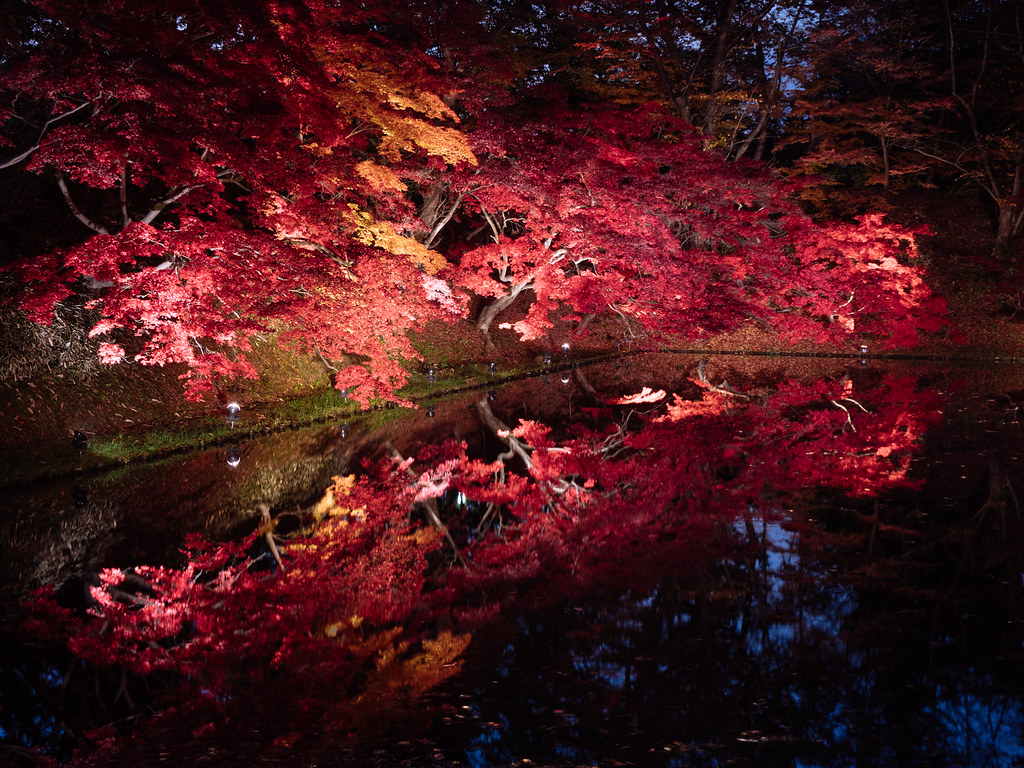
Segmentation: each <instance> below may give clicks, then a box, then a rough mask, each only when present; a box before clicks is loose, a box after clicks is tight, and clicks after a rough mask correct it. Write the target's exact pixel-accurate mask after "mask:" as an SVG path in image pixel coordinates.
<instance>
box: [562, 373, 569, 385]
mask: <svg viewBox="0 0 1024 768" xmlns="http://www.w3.org/2000/svg"><path fill="white" fill-rule="evenodd" d="M562 383H563V384H568V383H569V372H568V371H565V372H564V373H563V374H562Z"/></svg>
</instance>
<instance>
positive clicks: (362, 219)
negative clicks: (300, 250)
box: [349, 203, 448, 275]
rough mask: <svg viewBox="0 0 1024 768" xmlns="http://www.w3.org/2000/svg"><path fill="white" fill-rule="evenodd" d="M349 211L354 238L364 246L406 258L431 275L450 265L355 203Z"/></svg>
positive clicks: (421, 244)
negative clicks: (353, 224) (354, 228)
mask: <svg viewBox="0 0 1024 768" xmlns="http://www.w3.org/2000/svg"><path fill="white" fill-rule="evenodd" d="M349 209H350V210H351V211H352V218H353V219H354V220H355V225H356V231H355V233H354V237H355V239H356V240H358V241H359V242H361V243H363V244H364V245H370V246H373V247H375V248H380V249H381V250H384V251H387V252H388V253H393V254H395V255H396V256H405V257H406V258H408V259H409V261H411V262H412V263H413V264H415V265H417V266H421V267H423V269H424V270H426V272H427V273H428V274H431V275H432V274H434V273H435V272H437V271H438V270H439V269H443V268H444V267H446V266H447V265H448V262H447V261H446V260H445V258H444V256H442V255H441V254H440V253H438V252H437V251H432V250H430V249H429V248H427V247H426V246H425V245H423V243H421V242H420V241H419V240H414V239H413V238H411V237H405V236H404V235H400V234H398V233H397V232H395V230H394V228H393V227H392V226H391V225H390V224H389V223H387V222H386V221H377V220H376V219H374V218H373V216H371V215H370V214H369V213H367V212H366V211H364V210H362V209H361V208H359V206H357V205H355V204H354V203H349Z"/></svg>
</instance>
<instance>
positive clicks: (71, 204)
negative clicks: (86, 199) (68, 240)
mask: <svg viewBox="0 0 1024 768" xmlns="http://www.w3.org/2000/svg"><path fill="white" fill-rule="evenodd" d="M57 186H59V187H60V191H61V194H63V195H64V201H65V202H66V203H67V204H68V208H70V209H71V213H73V214H74V215H75V218H76V219H78V220H79V221H80V222H82V223H83V224H85V226H87V227H88V228H89V229H91V230H92V231H93V232H96V233H98V234H101V235H109V234H110V232H109V230H107V228H106V227H104V226H101V225H100V224H97V223H96V222H94V221H93V220H92V219H90V218H89V217H88V216H86V215H85V214H84V213H82V212H81V211H80V210H78V206H77V205H75V201H74V200H72V199H71V191H70V190H69V189H68V185H67V182H65V181H64V175H63V174H62V173H61V172H60V171H58V172H57Z"/></svg>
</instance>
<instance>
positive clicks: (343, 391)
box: [338, 389, 348, 401]
mask: <svg viewBox="0 0 1024 768" xmlns="http://www.w3.org/2000/svg"><path fill="white" fill-rule="evenodd" d="M338 397H340V398H341V399H342V400H345V401H348V390H347V389H339V390H338Z"/></svg>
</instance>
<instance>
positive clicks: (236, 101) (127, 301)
mask: <svg viewBox="0 0 1024 768" xmlns="http://www.w3.org/2000/svg"><path fill="white" fill-rule="evenodd" d="M38 8H39V11H40V13H41V14H43V16H44V17H45V22H43V21H40V22H39V23H40V24H42V27H41V28H42V29H43V30H44V32H43V33H40V37H39V40H38V41H37V44H34V45H29V44H28V42H25V43H24V44H23V46H22V48H21V50H20V51H19V54H18V56H17V57H15V58H13V59H12V64H11V66H10V67H9V71H7V72H6V73H5V74H4V76H3V79H2V81H0V88H2V89H3V91H4V93H5V94H6V95H7V96H9V99H8V101H9V102H10V103H12V104H13V107H12V109H11V110H9V111H8V112H7V113H5V115H4V117H6V120H5V122H4V128H5V131H6V133H7V135H8V136H9V137H10V141H11V142H12V143H13V145H14V149H13V150H12V151H13V154H11V155H9V156H8V158H7V160H6V161H4V163H3V165H4V166H5V168H6V170H4V171H3V172H4V173H7V174H10V173H12V172H13V170H12V169H14V168H20V167H21V164H24V168H25V169H26V170H27V171H29V172H33V173H38V174H44V175H52V176H53V177H54V179H55V180H54V184H55V185H56V187H57V189H58V190H59V191H60V194H61V197H62V198H63V200H64V202H65V204H66V209H67V216H68V217H69V220H70V221H74V220H77V222H78V226H80V231H81V233H82V235H83V236H84V239H82V240H81V241H80V242H78V243H77V244H75V245H73V246H71V247H64V248H56V249H52V250H49V251H46V252H43V253H41V254H39V255H37V256H34V257H32V258H31V259H27V260H24V261H21V262H18V263H16V264H15V265H14V267H13V269H14V270H15V271H16V273H17V274H18V275H19V276H20V277H21V278H22V280H23V281H24V283H25V285H26V288H27V294H26V296H25V299H24V306H25V308H26V309H27V310H28V311H29V313H30V316H31V317H32V318H33V319H36V320H38V321H40V322H46V319H47V317H48V316H49V313H50V312H51V311H52V309H53V307H54V306H55V304H56V303H57V302H60V301H64V300H68V299H69V297H71V296H72V295H76V294H77V295H82V296H84V297H85V298H86V299H88V300H89V301H90V302H91V303H92V305H93V306H95V307H97V308H98V309H99V312H100V321H99V323H98V324H97V325H96V327H95V328H93V330H92V333H93V334H94V335H96V336H98V337H101V338H103V339H105V340H104V341H103V342H102V343H101V345H100V347H99V354H100V356H101V357H102V359H103V360H105V361H106V362H110V363H114V362H117V361H120V360H123V359H128V358H130V359H132V360H134V361H136V362H138V363H141V364H146V365H164V364H166V363H182V364H184V365H185V366H187V370H188V372H187V373H186V375H185V376H186V378H187V379H188V383H189V393H190V396H192V397H199V396H201V394H202V392H203V391H205V390H208V389H209V388H210V387H211V386H212V385H213V382H214V381H215V379H216V378H217V377H222V376H229V377H230V376H250V377H251V376H255V375H256V374H257V372H256V371H255V369H254V368H253V367H252V365H251V364H250V363H249V362H248V361H247V359H246V354H245V353H246V352H247V351H248V350H249V349H250V345H251V343H252V341H253V339H255V338H259V337H261V336H262V335H264V334H273V335H275V337H276V338H277V340H278V341H279V342H280V343H283V344H285V345H294V346H298V347H304V348H307V349H314V350H317V351H319V352H320V353H321V354H322V355H324V356H325V357H327V358H331V359H334V360H338V361H342V362H343V363H344V365H343V366H341V368H342V370H341V372H340V373H339V375H338V377H337V382H336V385H337V386H338V388H339V389H345V390H349V392H350V394H351V395H352V396H353V397H354V399H356V400H357V401H358V402H360V403H361V404H363V405H364V406H365V405H367V404H368V403H369V401H370V400H371V399H372V398H375V397H377V398H385V399H395V400H399V401H402V399H401V397H400V396H398V395H397V394H396V390H397V389H398V388H399V387H401V385H402V384H403V383H404V382H405V381H406V378H407V373H406V366H404V365H403V361H404V360H409V359H414V358H417V357H418V353H417V352H416V350H415V349H414V348H413V347H412V345H411V344H410V343H409V341H408V339H407V337H406V332H407V331H409V330H410V329H413V328H419V327H422V325H423V323H425V322H426V321H428V320H430V319H432V318H451V317H453V316H459V315H461V314H463V313H464V312H465V308H466V305H467V304H466V298H467V293H468V294H477V295H480V296H483V297H487V298H490V299H491V300H492V301H491V303H490V304H489V305H488V306H487V307H486V308H485V309H484V310H483V312H482V314H481V315H480V316H479V317H478V318H477V325H478V327H479V328H480V329H481V330H482V331H484V332H485V333H487V332H488V331H489V330H490V328H491V324H492V322H494V321H495V319H496V318H497V317H498V316H499V315H500V314H501V311H502V310H503V309H504V308H505V307H506V306H507V305H508V304H509V303H510V302H511V301H513V300H514V299H515V298H516V297H517V296H518V295H520V294H522V293H524V292H529V293H531V294H532V296H531V298H532V304H531V305H530V307H529V310H528V313H527V315H526V317H525V318H523V319H522V320H520V321H519V322H518V323H516V324H515V329H516V331H517V332H518V333H519V335H520V337H521V338H522V339H525V340H529V339H536V338H538V337H539V336H541V335H542V334H543V333H544V332H545V331H546V330H547V329H548V328H550V325H551V317H552V313H553V311H554V310H558V309H560V308H562V307H568V308H569V309H570V310H571V312H572V313H573V314H574V315H575V316H576V317H577V318H579V319H580V321H581V323H585V322H587V320H586V318H588V317H589V316H590V315H593V314H595V313H599V312H608V313H612V314H613V315H615V316H616V317H618V318H621V320H622V321H623V323H624V326H625V327H624V333H625V334H626V335H629V336H632V335H636V334H639V333H640V331H641V329H644V330H645V331H646V332H648V333H650V334H651V339H652V341H657V340H659V339H661V338H667V337H669V336H675V337H684V338H694V337H697V336H702V335H707V334H710V333H715V332H718V331H723V330H729V329H732V328H734V327H736V326H737V325H738V324H740V323H741V322H744V321H745V320H747V319H749V318H756V319H758V320H761V321H763V322H766V323H767V324H768V325H769V326H771V327H774V328H777V329H779V330H780V331H782V332H783V334H784V335H785V336H786V337H788V338H807V337H812V338H815V339H821V340H825V339H830V340H836V339H841V338H844V337H847V336H849V334H850V333H854V334H855V335H856V336H857V338H863V336H864V335H865V334H867V335H868V336H872V335H875V336H880V337H882V338H885V339H888V340H890V341H891V343H904V342H907V341H909V340H911V339H912V338H913V336H914V333H913V327H914V326H915V325H916V326H918V327H922V328H926V329H929V330H931V329H934V328H935V327H936V326H937V325H938V323H939V319H938V318H939V316H940V314H941V307H940V306H939V304H938V303H937V302H934V301H932V299H931V297H930V294H929V292H928V290H927V288H926V287H925V286H924V285H923V283H922V282H921V281H920V278H919V271H918V269H917V268H916V267H915V266H913V264H912V256H913V235H914V233H913V232H909V231H905V230H901V229H899V228H897V227H894V226H892V225H886V224H883V223H882V222H881V219H879V218H877V217H875V218H869V219H865V220H863V222H862V223H861V225H860V227H859V228H854V229H850V228H842V227H840V228H831V229H830V228H819V227H817V226H816V225H814V224H813V223H811V222H810V221H809V220H808V219H807V218H806V217H804V216H803V215H802V214H801V213H800V211H799V210H798V209H797V208H796V207H795V206H794V204H793V203H792V202H791V201H790V200H789V198H788V192H789V188H788V187H786V186H785V185H783V184H782V183H781V182H779V181H778V180H777V179H776V178H774V177H773V176H772V175H771V174H770V173H768V172H767V171H765V170H764V169H762V168H760V167H758V166H754V165H748V164H739V163H738V164H734V165H727V164H725V163H724V162H723V161H722V160H721V159H719V158H717V157H716V156H714V155H713V154H709V153H707V152H703V151H701V149H700V143H699V140H698V138H697V137H696V136H695V135H694V133H693V131H692V129H691V128H690V127H689V126H687V125H686V124H685V123H683V122H682V121H680V120H678V119H677V118H675V117H673V116H672V115H670V114H669V113H668V112H667V111H666V110H664V109H663V108H661V107H658V106H656V105H648V106H644V107H640V108H623V107H619V106H616V105H602V104H596V103H595V104H585V105H581V104H572V103H570V101H569V99H568V96H567V95H566V94H565V93H563V92H561V91H559V90H558V89H557V88H552V87H550V86H539V87H536V88H525V87H518V88H514V89H512V90H505V87H506V86H508V85H511V83H509V81H507V80H506V81H504V85H497V84H495V82H494V80H493V79H491V80H488V79H487V78H486V74H485V73H482V67H484V66H490V65H491V64H492V63H493V61H494V53H493V47H490V48H489V47H487V46H482V45H479V44H478V43H473V44H471V43H470V42H468V41H467V40H463V41H462V42H461V43H458V41H447V42H445V44H444V45H441V46H436V45H435V46H433V47H432V46H431V40H432V39H434V40H436V39H438V35H441V34H442V33H441V32H440V31H439V30H438V29H436V28H434V27H431V25H430V24H429V23H427V22H426V21H425V17H424V16H422V15H421V14H419V13H418V11H417V9H416V8H415V7H414V6H408V7H406V6H403V7H399V8H390V7H387V6H385V5H372V4H355V3H341V4H331V5H322V4H320V3H314V2H309V3H304V2H298V0H294V1H293V2H287V3H278V4H274V5H272V6H268V7H266V8H259V9H254V8H252V7H251V6H248V5H246V4H244V3H235V4H231V3H228V4H220V5H218V7H217V9H215V10H211V9H209V8H208V7H207V6H205V5H202V4H195V3H192V2H187V1H185V0H182V2H174V3H172V4H171V5H166V4H162V5H161V6H159V7H148V6H143V5H138V4H125V3H114V4H107V5H106V6H104V8H103V9H99V10H96V9H89V10H88V11H86V10H83V9H82V8H81V7H80V6H77V5H74V4H71V3H67V2H61V1H59V0H53V1H51V2H45V3H39V4H38ZM37 31H38V30H37ZM25 34H26V35H31V34H34V33H32V32H31V25H29V27H27V28H26V32H25ZM431 36H433V37H431ZM389 38H391V39H402V40H404V41H406V43H405V44H404V45H401V46H395V45H392V44H390V43H389V41H388V40H389ZM449 42H451V44H452V45H456V44H458V45H461V46H462V47H463V49H464V50H463V49H459V52H458V55H457V58H458V60H459V62H460V63H459V65H458V66H455V65H453V58H452V57H453V56H455V55H456V54H453V53H452V52H451V49H450V48H449V47H448V45H449ZM468 62H474V63H475V65H476V66H475V68H474V67H471V66H469V65H468ZM72 64H73V66H72ZM496 77H505V74H504V73H501V72H499V73H498V74H497V75H496ZM27 124H29V125H30V124H34V125H35V128H34V129H32V130H31V131H28V130H27V129H26V128H25V127H24V126H25V125H27ZM866 275H867V276H869V277H865V276H866ZM897 312H898V313H899V317H900V318H901V319H900V320H899V322H898V323H892V322H890V321H891V320H892V319H893V318H894V317H895V316H896V313H897ZM894 329H895V331H896V333H893V330H894ZM131 335H134V336H136V337H138V340H137V341H132V340H131ZM402 402H404V401H402Z"/></svg>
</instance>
